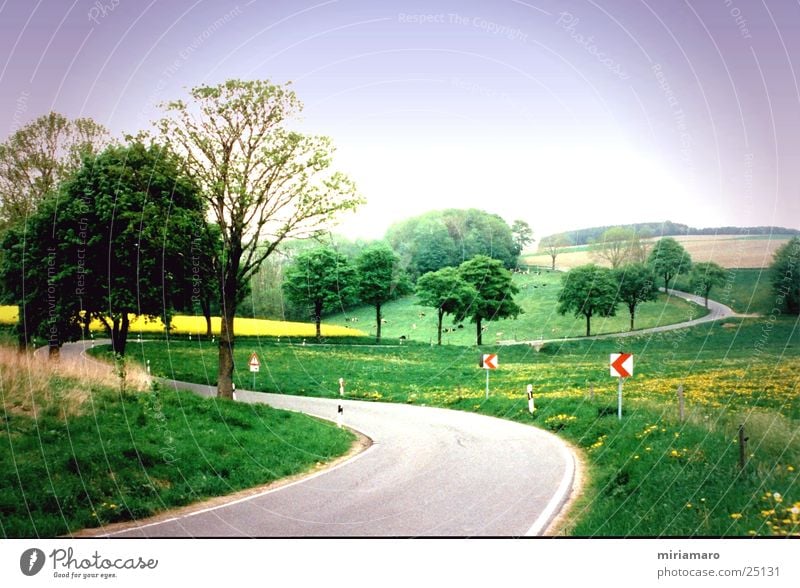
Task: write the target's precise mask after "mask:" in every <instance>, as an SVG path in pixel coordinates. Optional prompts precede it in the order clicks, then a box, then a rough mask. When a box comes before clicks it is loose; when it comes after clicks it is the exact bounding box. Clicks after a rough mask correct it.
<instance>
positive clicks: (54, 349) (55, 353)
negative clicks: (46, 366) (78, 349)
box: [47, 342, 61, 361]
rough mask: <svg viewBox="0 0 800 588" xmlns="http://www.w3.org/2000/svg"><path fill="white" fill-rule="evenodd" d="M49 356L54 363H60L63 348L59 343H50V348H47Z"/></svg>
mask: <svg viewBox="0 0 800 588" xmlns="http://www.w3.org/2000/svg"><path fill="white" fill-rule="evenodd" d="M47 356H48V358H49V359H51V360H53V361H58V358H59V357H60V356H61V348H60V347H59V346H58V343H55V342H51V343H50V345H49V347H48V348H47Z"/></svg>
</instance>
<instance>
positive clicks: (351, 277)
mask: <svg viewBox="0 0 800 588" xmlns="http://www.w3.org/2000/svg"><path fill="white" fill-rule="evenodd" d="M283 291H284V292H285V293H286V296H287V297H288V298H289V299H290V300H291V301H292V302H294V303H295V304H297V305H301V306H305V307H307V308H309V309H310V311H311V316H312V318H313V319H314V323H315V324H316V326H317V339H321V338H322V328H321V324H322V315H323V313H325V312H329V311H332V310H335V309H337V308H338V309H339V310H342V309H344V308H347V307H349V306H350V305H352V304H353V303H354V302H355V301H356V298H357V295H358V281H357V277H356V271H355V268H354V267H353V264H351V263H350V261H349V260H348V259H347V258H346V257H345V256H344V255H342V254H340V253H338V252H337V251H335V250H334V249H331V248H330V247H324V246H323V247H318V248H316V249H310V250H307V251H303V252H302V253H300V255H298V256H297V258H296V259H295V260H294V262H293V263H292V264H291V265H290V266H289V267H288V268H287V270H286V274H285V276H284V281H283Z"/></svg>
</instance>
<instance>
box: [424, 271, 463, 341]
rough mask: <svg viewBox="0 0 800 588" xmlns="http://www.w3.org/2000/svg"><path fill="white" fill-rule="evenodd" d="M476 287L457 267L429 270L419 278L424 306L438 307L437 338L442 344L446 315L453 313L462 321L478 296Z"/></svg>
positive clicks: (457, 320) (455, 319) (454, 316)
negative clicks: (443, 322)
mask: <svg viewBox="0 0 800 588" xmlns="http://www.w3.org/2000/svg"><path fill="white" fill-rule="evenodd" d="M477 294H478V293H477V291H476V290H475V288H474V287H473V286H472V285H471V284H469V283H467V282H466V281H464V279H463V278H462V277H461V275H460V274H459V272H458V270H457V269H456V268H452V267H444V268H442V269H440V270H437V271H435V272H428V273H427V274H425V275H423V276H421V277H420V278H419V280H417V297H418V298H419V303H420V304H421V305H422V306H430V307H432V308H435V309H436V315H437V319H438V323H437V324H438V327H437V331H436V335H437V336H436V340H437V342H438V344H439V345H441V344H442V320H443V319H444V315H446V314H450V315H453V320H454V321H456V322H460V321H462V320H464V315H465V313H466V311H467V309H468V308H469V306H470V304H471V303H472V301H473V300H475V298H476V297H477Z"/></svg>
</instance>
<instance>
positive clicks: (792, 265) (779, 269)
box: [770, 237, 800, 314]
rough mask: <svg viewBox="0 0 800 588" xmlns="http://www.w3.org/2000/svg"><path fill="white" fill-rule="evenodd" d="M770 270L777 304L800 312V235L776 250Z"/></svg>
mask: <svg viewBox="0 0 800 588" xmlns="http://www.w3.org/2000/svg"><path fill="white" fill-rule="evenodd" d="M770 272H771V278H772V280H771V281H772V288H773V291H774V293H775V297H776V298H775V303H776V306H777V307H778V308H780V309H781V310H783V312H785V313H788V314H800V237H792V238H791V239H790V240H789V242H788V243H786V244H784V245H782V246H781V247H780V248H779V249H778V250H777V251H775V256H774V258H773V261H772V264H771V265H770Z"/></svg>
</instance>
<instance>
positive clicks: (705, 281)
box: [689, 261, 728, 308]
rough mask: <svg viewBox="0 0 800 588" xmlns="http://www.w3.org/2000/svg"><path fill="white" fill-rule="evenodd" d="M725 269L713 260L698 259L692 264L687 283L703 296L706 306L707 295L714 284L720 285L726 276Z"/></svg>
mask: <svg viewBox="0 0 800 588" xmlns="http://www.w3.org/2000/svg"><path fill="white" fill-rule="evenodd" d="M727 275H728V274H727V272H726V271H725V269H724V268H723V267H722V266H720V265H718V264H716V263H714V262H713V261H700V262H698V263H695V264H694V265H693V266H692V271H691V273H690V274H689V283H690V284H691V286H692V289H693V290H694V291H695V292H696V293H697V294H700V295H701V296H702V297H703V298H705V302H706V308H708V295H709V293H710V292H711V288H713V287H714V286H722V285H723V284H724V283H725V278H726V277H727Z"/></svg>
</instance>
